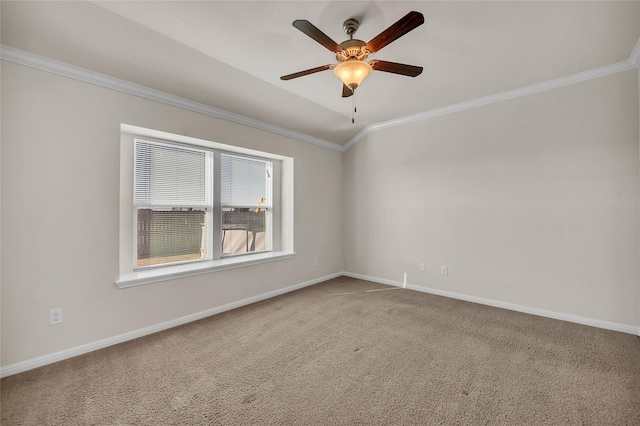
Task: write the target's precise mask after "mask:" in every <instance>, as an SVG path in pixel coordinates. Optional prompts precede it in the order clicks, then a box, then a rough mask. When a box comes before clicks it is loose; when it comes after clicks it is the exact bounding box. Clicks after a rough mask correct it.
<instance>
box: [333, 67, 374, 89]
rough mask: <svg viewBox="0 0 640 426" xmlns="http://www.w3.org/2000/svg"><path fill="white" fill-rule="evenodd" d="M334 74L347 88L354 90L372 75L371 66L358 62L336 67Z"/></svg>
mask: <svg viewBox="0 0 640 426" xmlns="http://www.w3.org/2000/svg"><path fill="white" fill-rule="evenodd" d="M333 73H334V74H335V75H336V76H337V77H338V78H339V79H340V80H342V82H343V83H344V85H345V86H347V87H349V88H351V89H352V90H353V89H355V88H356V87H358V86H359V85H360V83H362V80H364V79H365V78H367V76H368V75H369V74H371V65H369V64H367V63H366V62H362V61H358V60H348V61H344V62H341V63H339V64H338V65H336V67H335V68H334V69H333Z"/></svg>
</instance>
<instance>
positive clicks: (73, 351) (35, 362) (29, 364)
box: [0, 272, 343, 377]
mask: <svg viewBox="0 0 640 426" xmlns="http://www.w3.org/2000/svg"><path fill="white" fill-rule="evenodd" d="M342 275H343V274H342V273H341V272H338V273H335V274H331V275H325V276H323V277H320V278H316V279H313V280H309V281H305V282H303V283H300V284H295V285H292V286H289V287H285V288H281V289H278V290H274V291H270V292H268V293H263V294H259V295H257V296H252V297H249V298H246V299H242V300H239V301H237V302H232V303H228V304H226V305H223V306H218V307H216V308H211V309H207V310H206V311H202V312H197V313H195V314H191V315H187V316H184V317H180V318H176V319H174V320H171V321H166V322H163V323H160V324H156V325H152V326H150V327H145V328H142V329H139V330H135V331H131V332H128V333H124V334H120V335H118V336H113V337H108V338H106V339H102V340H98V341H96V342H91V343H87V344H84V345H80V346H76V347H74V348H70V349H65V350H63V351H59V352H55V353H52V354H48V355H43V356H39V357H37V358H33V359H29V360H26V361H22V362H17V363H15V364H11V365H7V366H6V367H2V368H0V377H7V376H11V375H14V374H18V373H22V372H23V371H28V370H32V369H34V368H38V367H42V366H44V365H47V364H52V363H54V362H58V361H62V360H64V359H68V358H73V357H75V356H78V355H82V354H86V353H88V352H92V351H95V350H98V349H102V348H106V347H107V346H112V345H116V344H118V343H122V342H126V341H128V340H133V339H137V338H138V337H142V336H146V335H149V334H153V333H156V332H158V331H162V330H166V329H168V328H172V327H176V326H178V325H182V324H186V323H189V322H192V321H197V320H199V319H202V318H206V317H209V316H212V315H216V314H219V313H222V312H226V311H230V310H232V309H236V308H239V307H241V306H245V305H250V304H252V303H256V302H260V301H262V300H266V299H270V298H272V297H276V296H280V295H281V294H285V293H289V292H291V291H294V290H298V289H301V288H304V287H308V286H310V285H314V284H318V283H321V282H323V281H327V280H330V279H333V278H337V277H340V276H342Z"/></svg>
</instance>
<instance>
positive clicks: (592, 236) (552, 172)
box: [344, 70, 640, 330]
mask: <svg viewBox="0 0 640 426" xmlns="http://www.w3.org/2000/svg"><path fill="white" fill-rule="evenodd" d="M637 86H638V77H637V71H635V70H632V71H627V72H624V73H620V74H615V75H611V76H608V77H603V78H598V79H595V80H591V81H587V82H584V83H580V84H574V85H571V86H566V87H563V88H559V89H555V90H551V91H546V92H542V93H538V94H534V95H529V96H525V97H521V98H518V99H514V100H510V101H505V102H501V103H496V104H492V105H488V106H484V107H481V108H476V109H472V110H467V111H463V112H457V113H453V114H449V115H446V116H440V117H436V118H432V119H429V120H425V121H421V122H416V123H412V124H409V125H404V126H399V127H393V128H388V129H385V130H381V131H377V132H374V133H371V134H369V135H368V136H367V137H366V138H365V139H363V140H362V141H360V142H359V143H358V144H357V145H355V146H354V147H353V148H352V149H350V150H349V151H347V152H346V154H345V168H344V170H345V182H346V185H345V194H346V196H345V206H344V209H345V213H344V215H345V222H344V223H345V238H344V244H345V246H344V247H345V249H344V250H345V268H346V270H347V271H349V272H352V273H355V274H362V275H367V276H371V277H375V278H378V279H383V280H392V281H396V282H402V280H403V273H404V272H407V282H408V283H409V284H413V285H417V286H421V287H427V288H432V289H436V290H442V291H449V292H454V293H458V294H463V295H469V296H474V297H478V298H485V299H489V300H491V301H497V302H503V303H509V304H514V305H520V306H524V307H529V308H536V309H539V310H546V311H550V312H558V313H562V314H566V315H575V316H580V317H583V318H588V319H593V320H598V321H606V322H611V323H615V324H622V325H626V326H632V327H634V328H635V329H636V330H637V327H638V325H639V323H638V318H639V312H640V306H639V303H638V302H639V300H640V288H639V281H638V277H639V262H638V261H639V259H640V253H639V247H638V242H639V240H638V235H639V211H638V209H639V199H638V197H639V195H638V194H639V188H638V177H639V173H638V169H639V163H638V155H639V154H638V145H639V144H638V87H637ZM420 262H425V263H426V264H427V271H426V272H421V271H420V270H419V264H420ZM440 265H447V266H448V267H449V275H448V276H442V275H440Z"/></svg>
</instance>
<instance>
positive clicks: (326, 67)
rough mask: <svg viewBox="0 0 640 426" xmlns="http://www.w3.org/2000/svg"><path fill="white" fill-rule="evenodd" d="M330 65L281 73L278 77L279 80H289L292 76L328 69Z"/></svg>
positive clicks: (301, 75) (296, 76)
mask: <svg viewBox="0 0 640 426" xmlns="http://www.w3.org/2000/svg"><path fill="white" fill-rule="evenodd" d="M332 67H333V65H323V66H321V67H315V68H311V69H310V70H304V71H300V72H296V73H293V74H289V75H283V76H282V77H280V80H291V79H292V78H298V77H303V76H305V75H309V74H313V73H316V72H320V71H326V70H330V69H331V68H332Z"/></svg>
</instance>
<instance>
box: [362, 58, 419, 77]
mask: <svg viewBox="0 0 640 426" xmlns="http://www.w3.org/2000/svg"><path fill="white" fill-rule="evenodd" d="M369 65H371V68H373V69H374V70H376V71H384V72H390V73H393V74H400V75H406V76H409V77H417V76H419V75H420V74H422V67H417V66H415V65H407V64H399V63H397V62H388V61H378V60H374V61H371V62H369Z"/></svg>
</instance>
